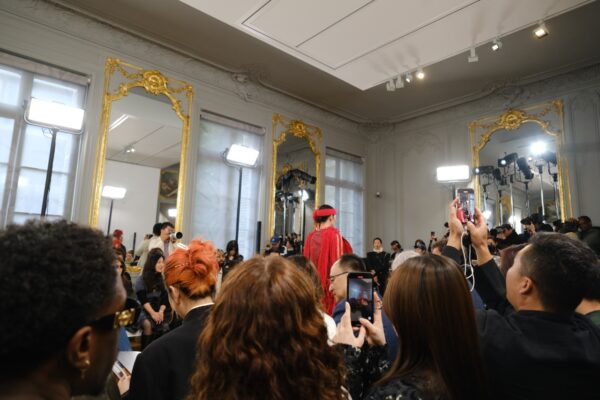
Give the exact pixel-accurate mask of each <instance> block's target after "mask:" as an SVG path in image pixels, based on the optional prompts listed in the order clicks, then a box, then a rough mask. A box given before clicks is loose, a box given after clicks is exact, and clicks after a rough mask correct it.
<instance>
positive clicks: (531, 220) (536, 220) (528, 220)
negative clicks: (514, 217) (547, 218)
mask: <svg viewBox="0 0 600 400" xmlns="http://www.w3.org/2000/svg"><path fill="white" fill-rule="evenodd" d="M542 223H544V218H543V217H542V215H541V214H538V213H535V214H531V215H530V216H529V217H525V218H523V219H522V220H521V224H523V225H531V224H542Z"/></svg>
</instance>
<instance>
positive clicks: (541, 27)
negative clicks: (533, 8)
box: [533, 22, 550, 39]
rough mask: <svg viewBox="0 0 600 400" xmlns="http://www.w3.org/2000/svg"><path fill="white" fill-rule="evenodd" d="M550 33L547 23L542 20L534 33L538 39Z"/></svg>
mask: <svg viewBox="0 0 600 400" xmlns="http://www.w3.org/2000/svg"><path fill="white" fill-rule="evenodd" d="M548 33H550V32H548V28H546V24H545V23H543V22H540V23H539V24H538V26H537V27H536V28H535V29H534V30H533V34H534V35H535V37H536V38H538V39H541V38H543V37H546V36H548Z"/></svg>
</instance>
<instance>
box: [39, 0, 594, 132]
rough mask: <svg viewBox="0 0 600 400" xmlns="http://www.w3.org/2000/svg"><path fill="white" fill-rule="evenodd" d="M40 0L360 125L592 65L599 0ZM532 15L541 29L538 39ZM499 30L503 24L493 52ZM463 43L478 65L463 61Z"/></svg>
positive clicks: (403, 117) (414, 113) (398, 118)
mask: <svg viewBox="0 0 600 400" xmlns="http://www.w3.org/2000/svg"><path fill="white" fill-rule="evenodd" d="M46 1H50V2H53V3H59V4H60V6H63V7H67V8H69V9H70V10H74V11H75V12H78V13H81V14H84V15H86V16H89V17H91V18H94V19H97V20H99V21H102V22H103V23H106V24H109V25H111V26H114V27H116V28H117V29H121V30H125V31H127V32H131V33H133V34H134V35H138V36H141V37H144V38H147V39H149V40H151V41H154V42H156V43H159V44H161V45H163V46H166V47H169V48H171V49H174V50H175V51H178V52H180V53H181V54H184V55H185V56H186V57H188V58H192V59H193V58H195V59H197V60H201V61H203V62H207V63H209V64H211V65H213V66H216V67H217V68H220V69H222V70H224V71H227V72H230V73H231V74H232V75H233V74H234V73H246V74H247V75H248V76H249V77H250V81H251V82H252V83H253V84H257V85H260V86H265V87H268V88H270V89H271V90H275V91H279V92H282V93H285V94H287V95H291V96H293V97H295V98H297V99H301V100H302V101H304V102H306V103H309V104H312V105H315V106H317V107H320V108H323V109H326V110H328V111H330V112H333V113H335V114H336V115H338V116H341V117H343V118H347V119H349V120H352V121H355V122H359V123H364V122H376V123H381V122H398V121H403V120H406V119H409V118H413V117H415V116H419V115H423V114H426V113H429V112H433V111H436V110H440V109H444V108H447V107H450V106H453V105H456V104H460V103H464V102H467V101H472V100H475V99H478V98H481V97H483V96H487V95H489V94H490V93H493V92H494V91H498V90H503V89H504V88H509V89H510V88H511V87H513V86H515V85H521V84H526V83H529V82H533V81H536V80H540V79H546V78H551V77H553V76H556V75H559V74H562V73H566V72H569V71H573V70H576V69H578V68H583V67H586V66H590V65H594V64H597V63H599V62H600V40H598V39H597V38H598V37H600V23H598V21H600V1H593V2H587V4H585V3H586V2H583V1H566V0H520V1H519V0H493V1H492V0H480V1H465V0H463V1H458V0H447V1H441V0H419V1H406V0H396V1H394V2H391V1H388V0H376V1H357V0H344V1H338V2H335V7H332V6H331V4H333V2H332V1H331V0H329V1H321V2H316V1H314V0H303V1H295V2H293V1H291V0H285V1H284V0H279V1H270V2H268V3H267V1H266V0H236V1H233V0H229V1H215V0H213V1H208V0H202V1H197V2H194V4H195V5H197V6H202V7H205V10H206V11H205V12H201V11H199V10H198V9H196V8H192V7H190V6H188V5H187V4H185V3H183V2H181V1H179V0H111V1H106V0H46ZM191 3H192V2H191V1H190V4H191ZM264 4H266V6H265V7H263V8H261V6H262V5H264ZM362 4H364V6H363V7H362V8H361V5H362ZM582 4H583V5H582ZM576 5H582V6H581V7H578V8H575V9H573V10H571V11H569V12H566V10H568V9H570V8H572V7H575V6H576ZM384 6H385V7H384ZM461 6H464V7H463V8H462V9H461V8H460V7H461ZM386 7H387V8H386ZM382 10H383V11H382ZM453 10H454V11H455V12H454V13H452V12H451V11H453ZM353 11H354V13H353ZM561 12H563V13H562V14H560V15H558V16H554V17H550V16H552V15H555V14H557V13H561ZM211 15H214V16H215V17H213V16H211ZM218 16H222V18H224V19H225V18H228V19H227V20H226V22H222V21H221V20H219V19H216V18H220V17H218ZM540 17H548V18H547V19H546V25H547V26H548V29H549V30H550V35H549V36H548V37H546V38H544V39H542V40H536V39H534V38H533V37H532V34H531V31H532V25H531V24H532V23H535V22H536V21H537V19H538V18H540ZM236 18H237V19H236ZM361 18H362V19H361ZM436 18H438V19H436ZM359 19H360V21H361V22H360V24H358V22H357V21H358V20H359ZM390 21H391V22H390ZM349 24H350V25H349ZM329 25H331V26H329ZM349 26H354V28H348V27H349ZM520 28H523V29H521V30H519V29H520ZM258 29H260V30H261V31H260V32H259V31H258ZM411 29H412V30H411ZM415 29H416V30H415ZM262 30H264V31H265V32H268V33H269V34H270V35H272V36H273V37H275V38H277V40H279V42H277V41H276V40H274V39H267V38H266V35H265V33H263V32H262ZM500 32H512V33H509V34H507V35H506V36H503V37H502V42H503V44H504V46H503V48H502V50H501V51H498V52H492V50H491V49H490V47H489V42H490V40H491V39H493V38H494V37H495V36H496V35H498V34H499V33H500ZM311 33H313V35H314V37H311V36H310V35H311ZM341 33H345V34H346V35H345V36H344V35H343V34H341ZM336 35H337V36H336ZM403 35H404V36H403ZM259 37H260V39H259ZM390 38H391V39H394V40H393V41H391V42H390V43H389V44H387V45H386V43H387V42H386V40H388V41H389V40H391V39H390ZM266 40H270V41H269V42H267V41H266ZM473 43H476V44H477V45H478V47H477V53H478V55H479V62H477V63H468V62H467V55H468V49H469V47H470V46H471V45H472V44H473ZM275 45H277V47H275ZM377 46H381V47H377ZM369 49H371V50H373V49H375V50H374V51H372V52H371V53H366V54H365V52H368V51H369ZM292 54H293V55H292ZM356 56H360V58H358V59H356V60H353V61H351V62H350V63H347V64H343V63H344V62H345V61H348V60H351V59H352V58H353V57H356ZM311 57H313V58H311ZM328 63H329V64H331V65H332V66H333V67H337V69H335V70H333V68H331V67H327V65H328ZM338 64H340V65H341V66H340V65H338ZM342 64H343V65H342ZM417 65H422V66H425V72H426V73H427V77H426V78H425V79H424V80H422V81H415V82H413V83H412V84H410V85H406V86H405V87H404V88H403V89H401V90H396V91H395V92H387V91H386V90H385V87H384V86H383V85H377V86H374V87H372V88H371V89H367V90H361V89H359V87H360V88H366V87H369V86H370V85H374V84H375V85H376V84H377V83H381V82H384V81H385V80H386V79H387V78H389V77H390V76H393V75H395V74H398V73H400V72H403V71H404V70H407V69H411V68H415V67H416V66H417ZM327 68H329V69H330V70H332V71H328V70H327ZM333 73H335V74H339V78H338V77H336V76H337V75H336V76H334V75H333ZM346 82H352V83H351V84H350V83H346ZM197 93H198V95H199V96H200V95H201V93H200V92H199V91H198V92H197ZM217 111H218V110H217Z"/></svg>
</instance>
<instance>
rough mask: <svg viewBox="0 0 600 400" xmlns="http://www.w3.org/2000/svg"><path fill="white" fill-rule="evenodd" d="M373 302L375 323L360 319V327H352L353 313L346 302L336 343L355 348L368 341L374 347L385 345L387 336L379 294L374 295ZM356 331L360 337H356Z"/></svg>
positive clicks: (334, 339) (335, 338) (335, 339)
mask: <svg viewBox="0 0 600 400" xmlns="http://www.w3.org/2000/svg"><path fill="white" fill-rule="evenodd" d="M373 301H374V303H375V310H374V313H373V322H370V321H369V320H367V319H365V318H359V322H360V327H357V326H352V317H351V314H352V311H351V307H350V304H349V303H348V302H346V304H345V307H346V311H345V312H344V315H343V316H342V319H341V320H340V323H339V324H338V327H337V332H336V335H335V336H334V338H333V341H334V342H335V343H339V344H348V345H350V346H353V347H362V346H363V345H364V343H365V339H366V340H367V342H368V343H369V344H370V345H372V346H384V345H385V343H386V342H385V334H384V331H383V322H382V321H383V320H382V317H381V309H382V306H381V300H380V299H379V295H377V293H373ZM356 330H358V337H357V336H355V335H354V332H355V331H356Z"/></svg>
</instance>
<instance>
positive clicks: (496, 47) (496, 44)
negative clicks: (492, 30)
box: [492, 39, 502, 51]
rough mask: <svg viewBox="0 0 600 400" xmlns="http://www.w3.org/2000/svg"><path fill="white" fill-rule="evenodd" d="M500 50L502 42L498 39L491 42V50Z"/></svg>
mask: <svg viewBox="0 0 600 400" xmlns="http://www.w3.org/2000/svg"><path fill="white" fill-rule="evenodd" d="M501 48H502V42H501V41H500V40H499V39H494V41H493V42H492V50H493V51H498V50H500V49H501Z"/></svg>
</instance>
